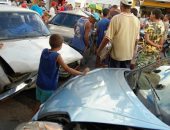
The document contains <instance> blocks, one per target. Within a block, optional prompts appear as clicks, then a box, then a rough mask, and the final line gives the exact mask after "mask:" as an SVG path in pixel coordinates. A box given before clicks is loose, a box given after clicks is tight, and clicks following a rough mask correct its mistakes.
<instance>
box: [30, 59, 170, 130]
mask: <svg viewBox="0 0 170 130" xmlns="http://www.w3.org/2000/svg"><path fill="white" fill-rule="evenodd" d="M169 63H170V59H164V60H162V61H158V62H157V63H153V64H151V65H149V66H146V67H144V68H141V69H137V70H133V71H131V70H129V69H123V68H103V69H96V70H93V71H91V72H89V73H88V74H87V75H86V76H77V77H75V78H73V79H71V80H69V81H68V82H66V83H65V84H64V85H63V86H61V87H60V88H59V89H58V90H57V91H56V92H55V94H54V95H52V96H51V97H50V98H49V99H48V100H47V101H46V102H45V103H44V104H42V105H41V106H40V109H39V111H38V112H37V113H36V115H34V117H33V118H32V120H33V121H51V122H56V123H59V124H61V125H63V127H64V128H65V129H69V130H72V129H76V130H93V129H95V130H111V129H116V130H122V129H123V130H125V129H133V130H143V129H144V130H146V129H147V130H148V129H149V130H169V129H170V127H169V126H168V125H170V98H169V93H170V65H169Z"/></svg>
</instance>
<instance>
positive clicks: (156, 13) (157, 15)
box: [151, 9, 162, 19]
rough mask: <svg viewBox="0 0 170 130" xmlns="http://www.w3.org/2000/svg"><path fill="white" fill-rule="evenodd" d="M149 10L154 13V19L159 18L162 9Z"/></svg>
mask: <svg viewBox="0 0 170 130" xmlns="http://www.w3.org/2000/svg"><path fill="white" fill-rule="evenodd" d="M151 12H152V14H153V15H155V18H156V19H160V18H161V15H162V11H161V10H160V9H153V10H152V11H151Z"/></svg>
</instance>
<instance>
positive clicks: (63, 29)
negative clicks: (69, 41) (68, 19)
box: [48, 24, 74, 38]
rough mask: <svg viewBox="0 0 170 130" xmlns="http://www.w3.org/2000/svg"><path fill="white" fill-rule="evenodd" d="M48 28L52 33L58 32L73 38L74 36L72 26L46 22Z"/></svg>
mask: <svg viewBox="0 0 170 130" xmlns="http://www.w3.org/2000/svg"><path fill="white" fill-rule="evenodd" d="M48 28H49V30H50V32H51V33H52V34H55V33H58V34H60V35H61V36H63V37H67V38H73V37H74V28H69V27H64V26H58V25H53V24H48Z"/></svg>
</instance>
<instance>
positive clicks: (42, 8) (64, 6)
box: [11, 0, 73, 23]
mask: <svg viewBox="0 0 170 130" xmlns="http://www.w3.org/2000/svg"><path fill="white" fill-rule="evenodd" d="M11 5H12V6H18V7H21V8H27V9H31V10H34V11H36V12H37V13H38V14H39V15H40V16H41V17H42V19H43V21H44V22H45V23H47V22H48V21H49V19H51V18H53V17H54V16H55V15H56V14H57V13H58V12H61V11H66V10H72V9H73V6H72V4H69V3H67V1H65V0H63V1H62V2H60V3H58V2H56V1H55V0H53V1H51V3H50V8H49V9H47V8H46V3H45V1H44V0H40V1H38V2H37V3H31V1H29V2H28V0H13V1H12V2H11Z"/></svg>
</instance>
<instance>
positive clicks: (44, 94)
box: [36, 86, 54, 104]
mask: <svg viewBox="0 0 170 130" xmlns="http://www.w3.org/2000/svg"><path fill="white" fill-rule="evenodd" d="M53 93H54V91H47V90H42V89H41V88H39V87H38V86H37V87H36V99H37V100H38V101H40V103H41V104H42V103H44V102H45V101H46V100H47V99H48V98H49V97H50V96H51V95H52V94H53Z"/></svg>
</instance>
